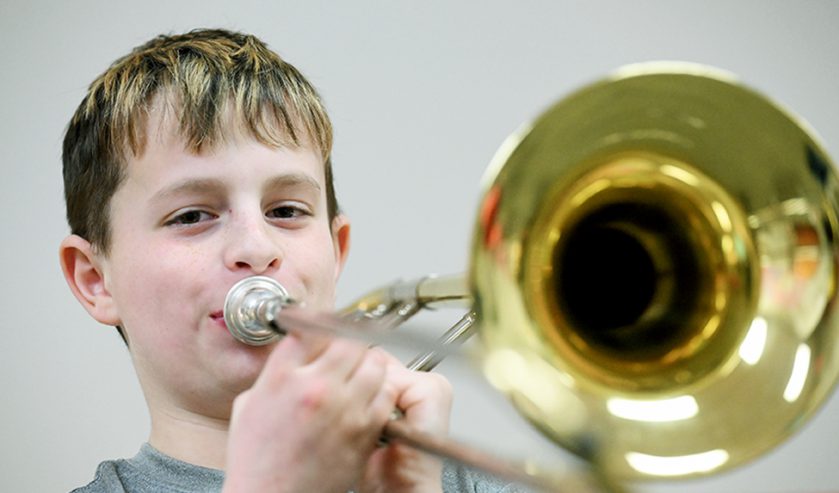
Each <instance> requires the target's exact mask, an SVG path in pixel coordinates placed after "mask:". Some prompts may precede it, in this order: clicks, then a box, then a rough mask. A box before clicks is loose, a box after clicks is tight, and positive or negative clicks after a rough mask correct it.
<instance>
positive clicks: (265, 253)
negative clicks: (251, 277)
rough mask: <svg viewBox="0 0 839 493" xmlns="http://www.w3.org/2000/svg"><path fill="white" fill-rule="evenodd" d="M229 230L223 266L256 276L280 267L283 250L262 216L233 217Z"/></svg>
mask: <svg viewBox="0 0 839 493" xmlns="http://www.w3.org/2000/svg"><path fill="white" fill-rule="evenodd" d="M233 217H234V220H233V221H231V222H232V223H234V224H233V225H232V227H230V228H228V234H227V245H226V248H225V252H224V263H225V265H226V266H227V268H228V269H230V270H234V271H241V270H248V271H251V272H252V273H253V274H266V273H270V272H271V271H276V270H278V269H279V268H280V263H281V262H282V248H281V246H280V244H279V241H278V239H277V238H274V237H272V235H271V231H269V228H270V226H269V225H268V224H266V223H265V221H264V219H263V218H262V216H261V214H260V215H259V217H242V216H241V215H238V217H237V216H233Z"/></svg>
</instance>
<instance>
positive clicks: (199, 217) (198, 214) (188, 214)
mask: <svg viewBox="0 0 839 493" xmlns="http://www.w3.org/2000/svg"><path fill="white" fill-rule="evenodd" d="M215 217H216V216H215V215H213V214H210V213H209V212H206V211H202V210H197V209H193V210H188V211H184V212H181V213H180V214H178V215H176V216H175V217H173V218H172V219H169V220H168V221H166V223H165V224H166V226H189V225H192V224H198V223H200V222H203V221H209V220H211V219H214V218H215Z"/></svg>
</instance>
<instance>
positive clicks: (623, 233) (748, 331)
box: [225, 63, 839, 488]
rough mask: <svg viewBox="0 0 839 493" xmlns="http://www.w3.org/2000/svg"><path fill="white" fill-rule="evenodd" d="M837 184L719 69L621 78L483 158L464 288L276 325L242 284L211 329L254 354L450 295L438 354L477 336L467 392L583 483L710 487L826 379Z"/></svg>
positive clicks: (810, 399)
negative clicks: (558, 452)
mask: <svg viewBox="0 0 839 493" xmlns="http://www.w3.org/2000/svg"><path fill="white" fill-rule="evenodd" d="M837 183H839V182H837V177H836V174H835V173H834V169H833V165H832V163H831V161H830V159H829V158H828V156H827V154H826V153H825V151H824V150H823V149H822V146H821V145H820V144H819V143H818V142H817V140H816V138H815V137H814V136H813V134H812V133H811V132H810V131H809V130H808V129H807V128H806V127H805V125H804V124H803V123H801V122H800V121H798V120H797V119H796V118H795V117H793V116H791V115H790V114H789V113H788V112H786V111H785V110H783V109H781V108H780V107H779V106H777V105H776V104H773V103H772V102H770V101H769V100H767V99H766V98H764V97H763V96H761V95H760V94H758V93H756V92H754V91H752V90H750V89H748V88H745V87H743V86H742V85H740V84H739V83H738V82H736V81H735V80H734V78H733V77H732V76H731V75H729V74H727V73H724V72H721V71H718V70H716V69H711V68H708V67H704V66H697V65H691V64H682V63H667V64H662V63H655V64H643V65H636V66H630V67H627V68H624V69H622V70H620V71H618V72H617V73H616V74H615V75H614V76H613V77H610V78H608V79H606V80H603V81H601V82H598V83H595V84H592V85H590V86H587V87H585V88H583V89H581V90H579V91H577V92H576V93H574V94H572V95H571V96H569V97H567V98H565V99H563V100H562V101H560V102H558V103H557V104H555V105H554V106H553V107H551V108H550V109H548V110H547V111H546V112H544V113H543V114H542V115H541V116H539V117H538V118H537V119H536V120H535V121H533V122H532V123H530V124H528V125H526V126H524V127H523V128H521V129H520V130H519V131H518V132H516V133H514V134H513V135H512V136H511V137H510V138H509V139H508V140H507V141H506V142H505V143H504V144H503V145H502V147H501V148H500V150H499V151H498V153H497V155H496V157H495V158H494V160H493V162H492V164H491V165H490V168H489V170H488V172H487V175H486V178H485V181H484V183H483V190H484V192H483V198H482V199H481V202H480V204H479V207H478V218H477V220H476V225H475V228H474V233H473V237H472V252H471V260H470V265H469V269H468V275H466V276H459V277H458V276H455V277H449V278H442V279H437V278H427V279H421V280H419V281H414V282H407V283H397V284H394V285H392V286H388V287H386V288H383V289H381V290H378V291H374V292H372V293H371V294H369V295H367V296H365V297H363V298H361V300H359V302H357V303H356V304H355V305H353V306H351V307H350V308H349V309H348V310H345V311H344V312H343V313H342V314H341V316H337V315H327V314H319V315H311V316H310V315H306V314H305V313H302V314H301V311H300V310H296V309H295V310H283V311H281V306H282V305H283V304H284V303H286V302H287V299H288V296H287V293H285V294H284V293H277V292H275V291H272V289H274V288H267V287H262V286H255V285H253V284H252V285H250V286H249V287H247V288H241V287H240V288H234V289H232V290H231V293H230V294H229V296H228V306H227V307H226V308H225V317H228V315H229V318H228V327H229V328H230V330H231V332H232V333H233V334H234V335H235V336H236V337H237V338H239V339H240V340H242V341H243V342H247V343H250V344H253V343H260V342H265V341H267V340H270V338H273V337H276V332H277V327H279V326H282V325H284V324H287V325H288V326H297V325H295V324H302V325H309V326H314V327H337V326H340V327H343V328H342V329H341V330H347V331H350V332H351V331H353V330H356V329H358V330H362V329H360V328H359V327H360V326H361V325H364V323H365V322H364V321H365V320H368V319H370V320H376V321H377V324H378V325H386V326H395V325H398V324H399V323H401V322H402V321H404V320H405V319H407V318H408V317H410V316H411V315H413V314H414V313H416V311H417V310H419V309H421V308H422V307H423V306H425V305H427V304H429V303H436V302H439V301H445V300H451V299H459V300H466V301H467V306H469V313H468V314H467V316H466V317H464V319H463V320H462V321H461V322H459V323H458V325H456V326H455V327H454V328H453V329H452V331H450V332H449V333H448V334H447V337H448V339H449V340H450V341H458V340H461V339H462V338H463V337H466V336H468V335H469V334H471V332H472V331H473V329H474V327H475V326H477V327H479V331H478V332H479V334H480V340H481V343H482V345H483V351H482V352H483V370H484V373H485V375H486V377H487V378H488V380H489V381H490V382H491V383H492V384H493V385H494V386H495V387H496V388H498V389H499V390H500V391H501V392H503V393H505V394H506V395H507V396H508V397H509V398H510V399H511V400H512V402H513V403H514V405H515V406H516V408H517V409H518V410H519V411H520V412H521V414H522V415H523V416H525V417H526V418H527V419H528V420H529V421H530V422H531V423H533V424H534V425H535V426H536V427H537V428H538V429H539V430H540V431H542V432H543V433H544V434H545V435H546V436H547V437H548V438H550V439H551V440H553V441H554V442H556V443H557V444H558V445H560V446H562V447H564V448H566V449H568V450H570V451H572V452H575V453H577V454H580V455H582V456H584V457H585V458H586V459H587V460H589V461H591V463H592V468H593V470H594V471H596V472H597V473H598V474H600V473H602V475H603V476H604V477H606V478H608V480H607V481H606V482H605V483H602V484H606V483H609V482H610V481H611V480H615V481H626V480H637V479H646V478H679V477H690V476H698V475H704V474H711V473H715V472H718V471H721V470H723V469H727V468H731V467H734V466H736V465H739V464H742V463H744V462H746V461H748V460H751V459H753V458H755V457H757V456H758V455H760V454H762V453H763V452H765V451H767V450H769V449H770V448H772V447H774V446H776V445H777V444H778V443H779V442H781V441H782V440H783V439H785V438H786V437H787V436H789V435H790V433H792V432H793V430H795V429H797V428H798V427H799V426H801V424H802V423H803V422H804V421H805V420H806V418H808V417H809V416H811V415H812V414H813V412H814V411H815V410H816V409H817V408H818V407H819V406H820V405H821V404H822V403H823V402H824V400H825V399H826V397H827V396H828V395H829V394H830V392H831V391H832V388H833V387H834V385H835V382H836V380H837V376H838V375H839V345H837V333H838V332H837V322H839V320H837V318H839V312H838V311H837V300H836V297H837V294H836V293H837V274H839V268H837V262H839V247H838V246H837V234H839V233H837V232H839V209H837V204H838V203H839V192H837V190H838V189H837ZM246 281H247V280H246ZM237 289H239V291H237ZM242 289H243V290H242ZM283 317H290V318H283ZM277 319H282V320H281V323H280V324H279V325H278V324H277ZM476 321H477V322H476ZM336 330H337V329H336ZM444 354H445V349H441V348H432V350H430V351H428V352H427V354H425V355H423V356H422V361H418V362H416V365H415V367H416V368H420V369H428V368H429V367H432V366H433V365H434V364H436V361H438V360H439V358H440V357H441V355H444ZM523 377H526V378H523ZM420 446H421V445H420ZM543 484H544V483H543ZM602 484H601V485H602ZM607 488H608V487H607Z"/></svg>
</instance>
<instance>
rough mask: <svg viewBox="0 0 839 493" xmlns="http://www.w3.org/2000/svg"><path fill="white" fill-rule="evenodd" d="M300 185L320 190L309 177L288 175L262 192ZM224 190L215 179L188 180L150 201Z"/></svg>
mask: <svg viewBox="0 0 839 493" xmlns="http://www.w3.org/2000/svg"><path fill="white" fill-rule="evenodd" d="M301 185H302V186H307V187H311V188H313V189H314V190H316V191H317V192H320V190H321V186H320V183H318V182H317V180H315V179H314V178H312V177H311V176H309V175H306V174H303V173H289V174H283V175H278V176H275V177H273V178H271V179H270V180H269V181H268V182H267V183H266V184H265V186H264V187H263V191H267V190H276V189H280V188H287V187H297V186H301ZM225 188H226V186H225V184H224V182H223V181H222V180H219V179H217V178H189V179H186V180H183V181H180V182H176V183H174V184H172V185H170V186H167V187H164V188H162V189H160V190H158V191H157V192H155V194H154V195H153V196H152V199H151V200H152V201H153V202H158V201H165V200H166V199H168V198H170V197H174V196H178V195H189V194H204V193H218V192H221V191H223V190H224V189H225Z"/></svg>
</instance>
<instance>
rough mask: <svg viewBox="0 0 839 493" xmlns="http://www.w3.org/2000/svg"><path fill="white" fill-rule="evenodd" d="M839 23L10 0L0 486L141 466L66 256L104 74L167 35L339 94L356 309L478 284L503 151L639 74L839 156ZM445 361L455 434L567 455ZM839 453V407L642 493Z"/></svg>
mask: <svg viewBox="0 0 839 493" xmlns="http://www.w3.org/2000/svg"><path fill="white" fill-rule="evenodd" d="M234 5H235V6H234ZM837 21H839V2H832V1H829V0H824V1H786V2H782V1H776V0H774V1H766V0H754V1H739V2H738V1H704V2H687V1H633V2H629V1H624V0H609V1H601V2H584V1H570V0H554V1H550V0H544V1H535V0H522V1H516V2H513V1H507V2H502V1H485V2H478V1H473V2H470V1H459V2H458V1H442V0H427V1H423V2H420V1H410V2H409V1H384V0H382V1H373V0H365V1H359V2H334V3H330V2H320V1H307V2H295V3H291V2H281V1H279V0H272V1H256V0H240V1H237V2H224V1H219V0H202V1H197V0H191V1H183V2H177V1H174V0H165V1H164V0H146V1H142V2H120V1H93V0H76V1H68V2H61V1H58V0H56V1H52V2H48V1H29V0H0V47H2V48H0V74H2V75H0V89H2V90H0V105H2V106H0V109H2V118H0V166H2V174H0V189H1V190H2V193H0V206H1V207H0V210H2V211H3V214H2V219H0V221H2V235H3V236H2V238H3V239H2V241H0V249H1V250H0V253H2V255H0V262H2V266H1V267H0V272H2V274H3V280H2V283H0V307H1V308H2V310H0V334H1V335H2V343H0V344H1V345H0V390H2V407H0V464H2V467H0V469H2V471H3V473H2V474H0V490H3V491H62V490H69V489H70V488H71V487H73V486H76V485H79V484H82V483H85V482H87V481H88V480H90V479H91V478H92V475H93V472H94V468H95V466H96V464H97V463H98V461H100V460H102V459H104V458H111V457H119V456H128V455H132V454H133V453H134V452H135V451H136V449H137V447H138V445H139V443H140V442H141V441H143V440H144V439H145V436H146V433H147V431H148V424H147V415H146V411H145V407H144V403H143V400H142V396H141V395H140V393H139V389H138V386H137V384H136V381H135V378H134V376H133V371H132V369H131V365H130V361H129V357H128V354H127V353H126V351H125V350H124V348H123V347H122V345H121V342H120V341H119V340H118V338H117V336H116V335H115V334H114V333H113V330H112V329H109V328H103V327H100V326H97V324H95V323H94V322H92V321H91V320H90V319H88V317H87V315H86V314H85V313H84V312H83V310H82V309H81V308H80V307H79V306H78V305H77V303H76V301H75V300H74V299H73V298H72V297H71V295H70V293H69V291H68V290H67V289H66V287H65V284H64V281H63V279H62V277H61V274H60V271H59V267H58V262H57V255H56V252H57V246H58V243H59V241H60V240H61V238H62V237H63V236H64V235H65V234H66V232H67V229H66V226H65V223H64V219H63V214H64V205H63V200H62V185H61V179H60V143H61V139H62V133H63V130H64V127H65V124H66V122H67V121H68V119H69V117H70V115H71V113H72V111H73V110H74V108H75V106H76V105H77V104H78V102H79V100H80V98H81V97H82V95H83V93H84V90H85V87H86V85H87V84H88V83H89V82H90V81H91V80H92V79H93V78H94V76H96V75H97V74H99V73H100V72H101V71H102V70H104V68H105V67H106V66H107V65H108V64H109V63H110V62H111V61H112V60H113V59H114V58H116V57H117V56H120V55H122V54H124V53H125V52H127V51H128V50H129V49H130V48H132V47H133V46H135V45H137V44H139V43H141V42H143V41H145V40H146V39H147V38H149V37H151V36H152V35H155V34H158V33H160V32H177V31H182V30H187V29H190V28H193V27H198V26H219V27H227V28H233V29H241V30H247V31H251V32H253V33H255V34H257V35H259V36H261V37H262V38H263V39H265V40H266V41H268V42H269V44H270V45H272V47H274V48H275V49H276V50H277V51H279V52H280V53H281V54H282V55H284V56H285V57H286V58H288V59H289V60H291V61H292V62H293V63H295V64H296V65H297V66H298V67H299V68H301V69H302V70H303V71H304V72H305V73H306V74H307V75H308V76H309V77H310V78H311V79H312V80H313V82H314V83H315V84H316V85H317V86H318V87H319V88H320V90H321V91H322V93H323V94H324V96H325V98H326V101H327V104H328V106H329V108H330V110H331V113H332V116H333V118H334V122H335V126H336V128H337V134H336V135H337V138H336V145H335V162H336V166H337V169H336V173H337V184H338V187H339V193H340V200H341V201H342V203H343V206H344V208H345V209H346V211H348V212H349V214H350V215H351V216H352V218H353V220H354V238H353V254H352V256H351V260H350V264H349V266H348V268H347V271H346V274H345V276H344V279H343V280H342V283H341V297H340V299H341V301H348V300H349V299H351V298H352V297H353V296H354V295H356V294H358V293H360V292H361V291H362V290H363V289H365V288H369V287H371V286H373V285H376V284H379V283H381V282H385V281H389V280H391V279H393V278H395V277H400V276H403V277H410V276H415V275H420V274H423V273H427V272H457V271H461V270H463V269H464V268H465V265H466V259H467V254H466V251H467V246H468V245H467V243H468V237H469V232H470V228H471V224H472V222H473V220H474V217H475V211H474V209H475V204H476V200H477V197H478V191H479V190H478V182H479V179H480V177H481V175H482V173H483V171H484V168H485V166H486V164H487V163H488V161H489V159H490V158H491V156H492V155H493V153H494V151H495V150H496V148H497V147H498V145H499V144H500V143H501V141H502V140H503V138H504V137H505V136H506V135H507V134H508V133H509V132H511V131H512V130H513V129H514V128H516V127H517V126H518V124H519V123H521V122H523V121H525V120H526V119H528V118H530V117H532V116H534V115H536V114H537V113H538V112H539V111H540V110H541V109H542V108H544V107H545V106H546V105H548V104H549V103H550V102H551V101H553V100H555V99H556V98H557V97H560V96H562V95H565V94H567V93H569V92H570V91H571V90H573V89H574V88H577V87H579V86H580V85H581V84H583V83H585V82H588V81H591V80H593V79H596V78H599V77H600V76H602V75H604V74H606V73H608V72H610V71H611V70H612V69H614V68H616V67H618V66H621V65H624V64H627V63H630V62H637V61H645V60H654V59H677V60H689V61H694V62H701V63H707V64H711V65H716V66H719V67H721V68H725V69H728V70H730V71H732V72H735V73H737V74H739V75H740V76H741V77H742V78H743V79H744V80H745V81H746V82H748V83H749V84H751V85H753V86H755V87H757V88H759V89H761V90H763V91H764V92H766V93H768V94H770V95H772V96H773V97H775V98H777V99H779V100H780V101H782V102H784V103H785V104H786V105H788V106H789V107H791V108H793V109H795V111H796V112H798V113H800V114H801V115H803V116H804V117H806V119H808V120H809V121H810V123H811V124H812V125H813V126H814V127H815V128H817V129H818V130H819V132H820V133H821V135H822V137H823V139H824V140H825V142H826V146H827V149H828V151H829V152H830V153H831V154H832V155H833V156H839V116H837V115H839V96H837V94H839V90H838V89H837V87H839V53H837V48H839V31H837V30H836V22H837ZM445 366H446V367H447V368H448V371H451V373H452V374H451V378H452V380H453V381H454V385H455V388H456V391H457V393H458V396H459V397H458V400H457V402H456V408H455V416H454V426H455V428H456V432H455V434H456V435H458V436H459V437H461V438H463V439H464V440H467V441H472V442H476V443H500V444H502V445H504V446H505V450H506V451H507V452H511V453H512V452H517V451H520V450H527V449H532V450H534V451H542V452H544V450H546V449H548V448H550V447H547V446H546V445H544V444H536V445H532V443H533V442H532V439H533V437H534V436H535V433H533V432H532V431H530V430H529V429H528V428H527V427H526V426H525V425H523V424H521V422H520V420H517V419H518V418H517V415H515V413H513V412H512V411H510V409H509V405H508V404H507V403H506V402H505V401H504V400H503V399H501V398H498V397H497V396H493V395H492V394H491V393H489V392H488V391H487V390H486V389H485V388H484V386H483V384H481V383H480V379H479V378H478V377H477V375H476V374H475V373H474V372H470V371H468V370H466V369H464V368H466V366H467V365H464V364H462V362H458V361H453V362H451V363H447V364H446V365H445ZM443 371H447V370H446V368H444V370H443ZM836 436H839V402H837V400H836V399H835V398H834V399H833V400H832V401H831V402H830V403H829V404H828V406H827V407H826V408H825V409H824V410H823V411H822V412H821V413H820V414H819V415H818V416H817V418H816V419H815V420H814V421H813V422H812V423H811V424H810V425H809V426H808V427H807V428H806V429H805V430H804V431H803V432H802V433H800V434H798V435H796V436H795V437H794V438H793V439H792V440H791V441H790V442H788V443H787V444H785V445H784V446H782V447H780V448H779V449H777V450H776V451H774V452H773V453H771V454H769V455H768V456H767V457H764V458H762V459H760V460H759V461H757V462H756V463H754V464H753V465H750V466H748V467H746V468H743V469H741V470H738V471H736V472H734V473H731V474H726V475H724V476H722V477H718V478H714V479H711V480H703V481H701V482H693V483H689V484H687V485H679V486H673V485H658V486H656V487H649V488H646V489H645V490H644V491H674V492H675V491H708V490H711V491H731V492H735V491H736V492H749V491H755V492H757V491H760V492H765V493H768V492H781V491H825V490H828V489H835V488H836V487H837V486H839V469H838V468H837V467H836V466H835V455H834V454H835V451H836V445H835V443H836V441H835V437H836ZM534 453H535V452H534Z"/></svg>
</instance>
